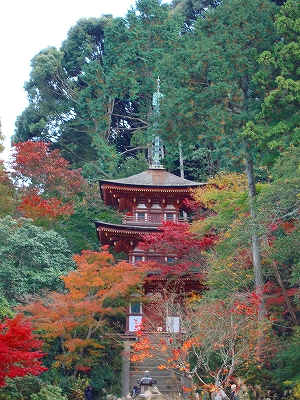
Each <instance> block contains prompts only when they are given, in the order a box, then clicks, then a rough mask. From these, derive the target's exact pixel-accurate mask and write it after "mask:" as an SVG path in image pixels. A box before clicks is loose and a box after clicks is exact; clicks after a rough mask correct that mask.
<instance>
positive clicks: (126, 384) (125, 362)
mask: <svg viewBox="0 0 300 400" xmlns="http://www.w3.org/2000/svg"><path fill="white" fill-rule="evenodd" d="M121 386H122V397H125V398H126V396H127V395H128V393H130V343H129V342H128V341H126V342H124V349H123V355H122V375H121Z"/></svg>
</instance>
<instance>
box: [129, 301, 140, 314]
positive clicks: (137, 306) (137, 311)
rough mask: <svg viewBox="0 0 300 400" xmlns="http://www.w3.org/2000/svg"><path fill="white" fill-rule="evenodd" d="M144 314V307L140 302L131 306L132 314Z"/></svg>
mask: <svg viewBox="0 0 300 400" xmlns="http://www.w3.org/2000/svg"><path fill="white" fill-rule="evenodd" d="M141 313H142V305H141V303H139V302H137V301H136V302H133V303H131V304H130V314H141Z"/></svg>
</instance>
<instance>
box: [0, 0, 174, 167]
mask: <svg viewBox="0 0 300 400" xmlns="http://www.w3.org/2000/svg"><path fill="white" fill-rule="evenodd" d="M163 2H166V3H167V2H169V1H167V0H166V1H163ZM134 5H135V0H82V1H79V0H8V1H5V2H3V4H2V5H1V11H0V49H1V61H0V90H1V92H0V117H1V122H2V133H3V135H4V136H5V138H6V142H5V147H6V150H5V152H4V153H3V154H0V158H5V159H6V158H7V156H8V152H9V142H10V137H11V135H12V134H13V133H14V128H15V120H16V117H17V116H18V115H20V114H21V113H22V111H23V110H24V108H25V107H26V105H27V98H26V93H25V91H24V90H23V86H24V82H25V81H27V80H28V78H29V73H30V61H31V59H32V58H33V57H34V56H35V54H37V53H38V52H39V51H40V50H42V49H45V48H46V47H48V46H55V47H57V48H59V47H60V45H61V43H62V41H63V40H64V39H66V37H67V32H68V30H69V29H70V28H71V27H72V26H74V25H75V24H76V22H77V21H78V20H79V19H80V18H89V17H100V16H101V15H102V14H112V15H113V16H114V17H118V16H120V17H123V16H125V14H126V11H127V10H128V9H130V8H131V6H134Z"/></svg>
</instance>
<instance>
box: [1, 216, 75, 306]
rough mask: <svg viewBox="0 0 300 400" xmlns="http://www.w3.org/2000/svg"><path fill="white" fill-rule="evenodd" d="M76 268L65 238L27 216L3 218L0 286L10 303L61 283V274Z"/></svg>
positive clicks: (17, 301)
mask: <svg viewBox="0 0 300 400" xmlns="http://www.w3.org/2000/svg"><path fill="white" fill-rule="evenodd" d="M73 268H74V262H73V260H72V255H71V252H70V250H69V247H68V245H67V242H66V240H65V239H64V238H63V237H62V236H60V235H59V234H57V233H56V232H55V231H53V230H49V231H45V230H44V229H42V228H39V227H36V226H34V225H33V224H32V223H31V221H30V220H27V219H25V218H20V219H12V218H11V217H9V216H8V217H6V218H3V219H1V220H0V282H1V283H0V289H1V291H2V293H3V295H4V296H5V298H6V299H7V300H8V302H9V303H10V304H16V303H19V302H20V301H22V296H25V295H30V294H31V295H33V294H35V293H39V292H40V291H42V290H47V289H48V290H57V289H59V288H60V287H61V284H60V282H61V281H60V276H61V275H62V274H64V273H66V272H68V271H70V270H71V269H73Z"/></svg>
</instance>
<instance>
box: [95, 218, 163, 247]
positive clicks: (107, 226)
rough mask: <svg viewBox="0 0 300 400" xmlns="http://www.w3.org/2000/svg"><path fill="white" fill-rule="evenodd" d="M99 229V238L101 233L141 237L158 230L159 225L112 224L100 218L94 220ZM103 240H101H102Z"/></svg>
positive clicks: (97, 229)
mask: <svg viewBox="0 0 300 400" xmlns="http://www.w3.org/2000/svg"><path fill="white" fill-rule="evenodd" d="M94 223H95V226H96V231H97V236H98V239H99V240H100V233H101V232H102V233H104V234H107V235H108V234H109V235H116V236H122V237H124V236H129V237H130V236H131V237H139V236H141V235H143V234H145V233H152V232H157V231H158V228H159V227H153V226H152V227H150V226H141V225H121V224H111V223H108V222H103V221H99V220H95V221H94ZM100 242H101V240H100Z"/></svg>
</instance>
